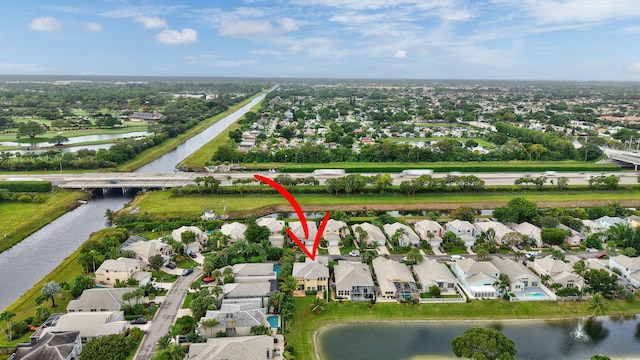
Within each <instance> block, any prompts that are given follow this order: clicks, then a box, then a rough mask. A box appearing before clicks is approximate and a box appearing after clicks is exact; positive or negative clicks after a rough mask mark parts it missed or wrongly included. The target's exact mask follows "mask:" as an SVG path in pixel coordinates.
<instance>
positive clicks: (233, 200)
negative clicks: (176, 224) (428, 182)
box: [124, 190, 640, 219]
mask: <svg viewBox="0 0 640 360" xmlns="http://www.w3.org/2000/svg"><path fill="white" fill-rule="evenodd" d="M517 196H524V197H526V198H527V199H528V200H531V201H534V202H536V203H538V204H548V205H547V206H551V204H553V206H568V207H574V206H587V205H591V206H593V205H599V204H606V203H608V202H611V201H618V202H620V203H621V204H623V205H624V204H632V203H637V202H638V201H637V200H634V199H640V190H620V191H610V192H609V191H597V192H596V191H592V192H584V191H571V190H568V191H563V192H560V191H545V192H539V193H536V192H527V191H522V192H483V193H430V194H419V195H415V196H404V195H396V194H383V195H379V194H375V195H353V196H345V195H343V196H329V195H324V194H296V195H295V198H296V200H297V201H298V202H299V203H300V204H301V205H302V207H303V209H304V210H305V211H315V210H323V211H326V210H334V209H335V210H340V209H342V210H345V209H344V206H345V205H352V206H353V207H354V210H364V211H367V210H389V209H391V208H393V209H413V208H418V209H440V210H446V209H455V208H457V207H459V206H462V205H470V206H474V207H476V208H484V209H490V208H494V207H496V206H502V205H504V204H506V203H507V202H508V201H509V200H511V199H512V198H514V197H517ZM167 204H171V206H167ZM225 206H226V208H227V212H228V213H229V214H230V215H231V216H232V217H234V216H237V217H245V216H256V215H257V214H258V213H266V212H275V211H276V210H277V206H281V207H282V208H284V209H288V207H289V205H288V202H287V200H286V199H285V198H284V197H282V196H280V195H276V194H274V195H257V194H250V195H210V196H206V195H205V196H198V195H194V196H184V197H172V196H171V193H170V191H152V192H146V193H144V194H142V195H140V196H138V197H136V199H134V200H133V201H132V202H131V203H130V204H129V207H127V208H125V210H124V211H125V212H126V211H128V209H130V208H135V207H140V211H141V213H145V214H148V215H149V216H151V217H152V218H158V219H164V218H172V217H177V216H180V215H183V216H184V217H185V218H197V217H198V216H200V215H201V213H202V209H203V208H207V209H215V210H220V211H221V210H222V208H223V207H225ZM281 211H282V210H281ZM284 211H287V210H284Z"/></svg>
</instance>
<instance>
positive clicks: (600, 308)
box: [587, 294, 609, 317]
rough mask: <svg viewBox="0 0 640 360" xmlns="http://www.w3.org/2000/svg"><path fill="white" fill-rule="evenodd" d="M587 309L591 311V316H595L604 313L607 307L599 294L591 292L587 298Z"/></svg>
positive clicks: (607, 309)
mask: <svg viewBox="0 0 640 360" xmlns="http://www.w3.org/2000/svg"><path fill="white" fill-rule="evenodd" d="M587 310H589V312H590V313H591V317H595V316H602V315H604V314H606V313H607V312H608V311H609V308H608V307H607V303H605V302H604V299H603V298H602V296H601V295H600V294H593V295H592V296H591V298H589V306H588V307H587Z"/></svg>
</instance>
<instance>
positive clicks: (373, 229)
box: [352, 222, 387, 245]
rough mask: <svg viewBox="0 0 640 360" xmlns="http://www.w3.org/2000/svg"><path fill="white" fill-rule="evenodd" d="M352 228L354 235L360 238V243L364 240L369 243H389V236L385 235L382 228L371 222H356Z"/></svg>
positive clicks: (357, 238)
mask: <svg viewBox="0 0 640 360" xmlns="http://www.w3.org/2000/svg"><path fill="white" fill-rule="evenodd" d="M352 228H353V235H354V236H355V238H356V240H358V243H360V242H362V241H364V242H366V243H368V244H378V245H384V244H386V243H387V238H386V237H385V236H384V233H383V232H382V230H380V228H379V227H377V226H375V225H373V224H371V223H368V222H364V223H361V224H356V225H353V226H352ZM363 236H364V238H363Z"/></svg>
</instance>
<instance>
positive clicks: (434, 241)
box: [413, 220, 444, 246]
mask: <svg viewBox="0 0 640 360" xmlns="http://www.w3.org/2000/svg"><path fill="white" fill-rule="evenodd" d="M413 228H414V229H415V231H416V233H417V234H418V236H420V238H421V239H422V240H426V241H428V242H429V244H430V245H431V246H440V243H441V242H442V235H443V234H444V228H443V227H442V225H440V224H439V223H438V222H437V221H433V220H422V221H418V222H417V223H415V224H414V225H413Z"/></svg>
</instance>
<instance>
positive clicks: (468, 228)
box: [444, 219, 478, 238]
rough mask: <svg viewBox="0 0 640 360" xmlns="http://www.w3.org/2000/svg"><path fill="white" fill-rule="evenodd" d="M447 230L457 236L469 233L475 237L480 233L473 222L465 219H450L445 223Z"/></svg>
mask: <svg viewBox="0 0 640 360" xmlns="http://www.w3.org/2000/svg"><path fill="white" fill-rule="evenodd" d="M444 230H445V231H451V232H452V233H454V234H456V236H457V237H461V236H462V235H469V236H471V237H473V238H475V237H476V236H477V234H478V230H477V229H476V227H475V226H473V224H472V223H470V222H468V221H465V220H458V219H456V220H453V221H449V222H448V223H446V224H445V225H444Z"/></svg>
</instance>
